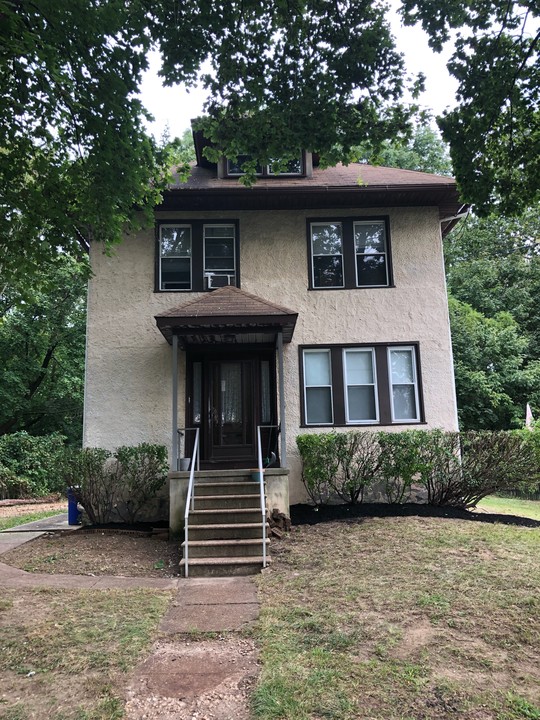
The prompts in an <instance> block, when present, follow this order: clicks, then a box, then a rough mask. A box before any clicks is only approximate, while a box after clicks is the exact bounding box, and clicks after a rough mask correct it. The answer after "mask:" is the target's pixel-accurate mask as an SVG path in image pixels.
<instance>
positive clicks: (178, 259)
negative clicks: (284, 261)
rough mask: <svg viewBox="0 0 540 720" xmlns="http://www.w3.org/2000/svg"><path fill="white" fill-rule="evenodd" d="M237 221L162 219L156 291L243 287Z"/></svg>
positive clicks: (157, 252) (157, 253)
mask: <svg viewBox="0 0 540 720" xmlns="http://www.w3.org/2000/svg"><path fill="white" fill-rule="evenodd" d="M238 251H239V241H238V222H237V221H235V220H224V221H210V222H206V221H204V220H189V221H187V222H183V221H170V222H168V221H162V222H160V223H159V224H158V226H157V231H156V268H155V286H156V292H178V291H188V292H200V291H202V290H213V289H214V288H217V287H223V286H224V285H236V287H240V268H239V254H238Z"/></svg>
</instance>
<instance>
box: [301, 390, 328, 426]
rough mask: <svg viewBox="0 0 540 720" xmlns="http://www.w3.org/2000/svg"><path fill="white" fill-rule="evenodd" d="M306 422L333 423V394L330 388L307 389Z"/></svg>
mask: <svg viewBox="0 0 540 720" xmlns="http://www.w3.org/2000/svg"><path fill="white" fill-rule="evenodd" d="M306 421H307V422H308V423H313V424H318V423H331V422H332V393H331V391H330V388H329V387H311V388H306Z"/></svg>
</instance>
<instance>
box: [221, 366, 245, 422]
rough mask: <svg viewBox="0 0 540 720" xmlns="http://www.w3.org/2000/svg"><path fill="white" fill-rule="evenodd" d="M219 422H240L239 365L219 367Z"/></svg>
mask: <svg viewBox="0 0 540 720" xmlns="http://www.w3.org/2000/svg"><path fill="white" fill-rule="evenodd" d="M220 392H221V422H222V423H223V424H226V423H241V422H242V367H241V365H240V363H223V365H222V366H221V387H220Z"/></svg>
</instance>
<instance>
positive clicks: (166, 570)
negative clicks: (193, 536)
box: [2, 530, 181, 578]
mask: <svg viewBox="0 0 540 720" xmlns="http://www.w3.org/2000/svg"><path fill="white" fill-rule="evenodd" d="M180 557H181V551H180V543H179V542H169V541H168V537H167V533H166V532H165V533H160V534H154V535H149V536H148V535H144V534H135V533H122V532H109V531H97V532H96V531H93V532H87V531H85V530H77V531H76V532H74V533H69V534H47V535H43V536H42V537H39V538H37V539H35V540H31V541H30V542H27V543H25V544H24V545H21V546H20V547H18V548H15V549H14V550H10V551H9V552H7V553H4V555H2V562H5V563H7V564H8V565H12V566H14V567H17V568H20V569H21V570H26V571H28V572H36V573H48V574H53V575H57V574H59V575H66V574H67V575H121V576H125V577H157V578H169V577H175V576H177V575H178V574H179V562H180Z"/></svg>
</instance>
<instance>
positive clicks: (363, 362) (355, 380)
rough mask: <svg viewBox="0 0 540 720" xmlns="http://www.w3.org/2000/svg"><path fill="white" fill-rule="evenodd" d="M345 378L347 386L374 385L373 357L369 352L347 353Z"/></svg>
mask: <svg viewBox="0 0 540 720" xmlns="http://www.w3.org/2000/svg"><path fill="white" fill-rule="evenodd" d="M345 378H346V383H347V385H366V384H370V383H373V356H372V354H371V350H370V351H369V352H358V351H356V352H354V351H348V352H347V351H346V352H345Z"/></svg>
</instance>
